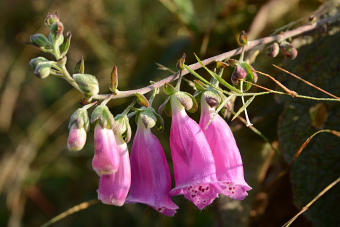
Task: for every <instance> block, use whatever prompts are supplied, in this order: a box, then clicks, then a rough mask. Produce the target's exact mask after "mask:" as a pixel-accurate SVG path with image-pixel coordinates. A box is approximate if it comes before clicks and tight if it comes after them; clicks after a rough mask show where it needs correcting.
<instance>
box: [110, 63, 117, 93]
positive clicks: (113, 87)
mask: <svg viewBox="0 0 340 227" xmlns="http://www.w3.org/2000/svg"><path fill="white" fill-rule="evenodd" d="M117 88H118V69H117V67H116V66H113V69H112V72H111V80H110V86H109V89H110V91H112V92H114V93H115V92H116V90H117Z"/></svg>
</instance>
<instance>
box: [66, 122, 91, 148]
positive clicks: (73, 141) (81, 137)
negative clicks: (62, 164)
mask: <svg viewBox="0 0 340 227" xmlns="http://www.w3.org/2000/svg"><path fill="white" fill-rule="evenodd" d="M85 142H86V131H85V128H84V127H81V128H78V127H77V124H73V125H72V126H71V128H70V134H69V136H68V139H67V148H68V149H69V150H70V151H79V150H81V149H83V147H84V145H85Z"/></svg>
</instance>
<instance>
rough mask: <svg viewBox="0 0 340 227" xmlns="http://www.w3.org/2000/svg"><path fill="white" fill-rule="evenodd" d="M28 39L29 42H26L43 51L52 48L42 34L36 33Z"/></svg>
mask: <svg viewBox="0 0 340 227" xmlns="http://www.w3.org/2000/svg"><path fill="white" fill-rule="evenodd" d="M30 40H31V43H28V44H33V45H34V46H36V47H38V48H39V49H41V50H43V51H44V50H51V49H52V43H51V42H50V41H49V40H48V39H47V38H46V36H44V35H43V34H40V33H38V34H34V35H31V37H30Z"/></svg>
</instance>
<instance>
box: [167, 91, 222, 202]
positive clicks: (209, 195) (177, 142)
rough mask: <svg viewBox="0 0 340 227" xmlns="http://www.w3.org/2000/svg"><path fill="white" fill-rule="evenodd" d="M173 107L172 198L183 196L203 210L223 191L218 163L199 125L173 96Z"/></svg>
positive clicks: (171, 137) (171, 146) (171, 138)
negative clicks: (217, 175) (218, 178)
mask: <svg viewBox="0 0 340 227" xmlns="http://www.w3.org/2000/svg"><path fill="white" fill-rule="evenodd" d="M171 108H172V123H171V130H170V148H171V155H172V160H173V167H174V177H175V188H174V189H172V190H171V192H170V195H172V196H176V195H184V197H185V198H187V199H189V200H190V201H192V202H193V203H194V204H195V205H196V206H197V207H198V208H199V209H203V208H204V207H205V206H207V205H209V204H211V203H212V202H213V200H214V199H215V198H216V197H217V196H218V194H219V193H220V192H221V190H222V189H221V188H220V185H219V183H218V181H217V178H216V167H215V161H214V158H213V156H212V152H211V150H210V147H209V144H208V142H207V140H206V138H205V136H204V134H203V131H202V130H201V128H200V126H199V125H198V124H197V123H196V122H195V121H194V120H192V119H191V118H190V117H189V116H188V115H187V114H186V112H185V110H184V108H183V106H182V105H181V104H180V102H179V101H178V100H177V99H176V98H175V96H174V95H173V96H171Z"/></svg>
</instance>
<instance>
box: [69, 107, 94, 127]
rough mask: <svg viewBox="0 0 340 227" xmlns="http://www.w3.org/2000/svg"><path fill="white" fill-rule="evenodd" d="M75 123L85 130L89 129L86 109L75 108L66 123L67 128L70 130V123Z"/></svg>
mask: <svg viewBox="0 0 340 227" xmlns="http://www.w3.org/2000/svg"><path fill="white" fill-rule="evenodd" d="M73 124H76V126H77V128H79V129H80V128H85V130H86V131H88V130H89V126H90V121H89V116H88V113H87V110H86V109H83V108H79V109H77V110H76V111H75V112H74V113H73V114H72V115H71V118H70V123H69V124H68V129H69V130H70V129H71V127H72V125H73Z"/></svg>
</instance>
